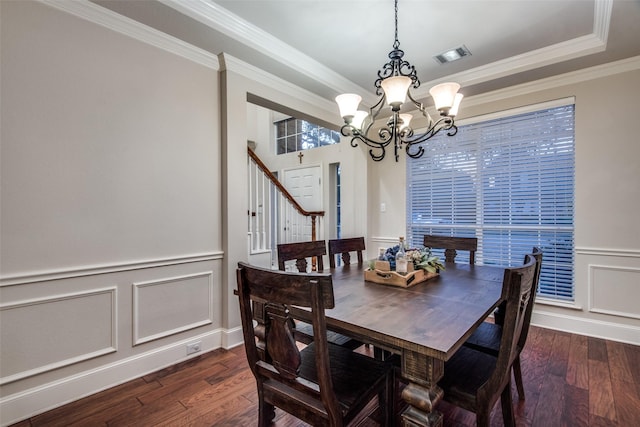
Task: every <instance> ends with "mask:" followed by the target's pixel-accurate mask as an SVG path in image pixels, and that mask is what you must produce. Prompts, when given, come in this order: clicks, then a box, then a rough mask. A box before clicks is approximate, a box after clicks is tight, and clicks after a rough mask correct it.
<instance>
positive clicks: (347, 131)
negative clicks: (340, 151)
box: [340, 124, 395, 162]
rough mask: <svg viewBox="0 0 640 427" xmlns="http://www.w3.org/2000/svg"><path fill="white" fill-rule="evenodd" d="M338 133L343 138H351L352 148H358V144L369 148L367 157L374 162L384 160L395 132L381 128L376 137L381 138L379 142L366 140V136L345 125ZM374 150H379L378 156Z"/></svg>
mask: <svg viewBox="0 0 640 427" xmlns="http://www.w3.org/2000/svg"><path fill="white" fill-rule="evenodd" d="M340 133H341V134H342V135H343V136H347V137H351V141H350V144H351V146H352V147H354V148H355V147H357V146H358V142H361V143H364V144H365V145H366V146H367V147H370V150H369V155H370V156H371V158H372V159H373V160H374V161H376V162H379V161H380V160H382V159H384V156H385V154H386V147H387V146H388V145H389V144H390V143H391V142H392V141H393V140H394V139H395V132H393V131H391V130H389V129H387V128H382V129H380V131H379V132H378V136H379V137H380V138H381V140H380V141H376V140H373V139H371V138H368V137H367V136H366V135H363V134H362V133H360V132H359V131H358V129H356V128H354V127H353V126H351V125H347V124H345V125H344V126H342V128H341V129H340ZM374 150H380V154H376V153H375V152H374Z"/></svg>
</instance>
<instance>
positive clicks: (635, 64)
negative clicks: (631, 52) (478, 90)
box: [464, 56, 640, 106]
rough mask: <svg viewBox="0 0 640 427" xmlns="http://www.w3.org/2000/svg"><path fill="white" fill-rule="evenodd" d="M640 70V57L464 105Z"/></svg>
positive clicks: (479, 97)
mask: <svg viewBox="0 0 640 427" xmlns="http://www.w3.org/2000/svg"><path fill="white" fill-rule="evenodd" d="M639 69H640V56H635V57H633V58H627V59H622V60H620V61H616V62H611V63H608V64H602V65H596V66H594V67H589V68H584V69H582V70H578V71H572V72H570V73H566V74H560V75H557V76H553V77H548V78H546V79H541V80H536V81H533V82H528V83H522V84H519V85H516V86H511V87H508V88H505V89H499V90H496V91H493V92H487V93H483V94H480V95H475V96H471V97H469V98H465V99H464V105H467V106H471V105H479V104H485V103H489V102H495V101H500V100H503V99H505V98H512V97H515V96H520V95H527V94H530V93H531V92H539V91H543V90H547V89H554V88H557V87H560V86H566V85H571V84H576V83H582V82H585V81H589V80H594V79H598V78H602V77H608V76H612V75H615V74H620V73H626V72H629V71H635V70H639Z"/></svg>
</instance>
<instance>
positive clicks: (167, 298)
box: [133, 271, 213, 346]
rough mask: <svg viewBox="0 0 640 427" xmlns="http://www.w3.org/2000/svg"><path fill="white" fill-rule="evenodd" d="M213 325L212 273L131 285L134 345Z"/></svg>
mask: <svg viewBox="0 0 640 427" xmlns="http://www.w3.org/2000/svg"><path fill="white" fill-rule="evenodd" d="M211 323H213V272H212V271H208V272H204V273H196V274H189V275H184V276H178V277H171V278H165V279H160V280H153V281H147V282H139V283H134V284H133V345H134V346H135V345H139V344H142V343H145V342H149V341H153V340H156V339H159V338H163V337H166V336H169V335H173V334H177V333H179V332H184V331H187V330H190V329H194V328H197V327H200V326H203V325H209V324H211Z"/></svg>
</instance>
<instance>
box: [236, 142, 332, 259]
mask: <svg viewBox="0 0 640 427" xmlns="http://www.w3.org/2000/svg"><path fill="white" fill-rule="evenodd" d="M247 153H248V156H247V161H248V168H247V170H248V173H249V177H248V178H249V179H248V182H249V189H248V197H249V211H248V218H247V239H248V248H249V259H250V261H251V262H252V263H253V264H255V265H261V266H263V267H272V268H277V266H278V259H277V256H278V255H277V251H276V248H277V245H279V244H280V243H292V242H303V241H309V240H316V239H317V236H323V235H324V233H323V230H322V221H321V219H322V218H323V217H324V211H312V212H310V211H306V210H304V209H303V208H302V206H300V205H299V204H298V202H297V201H296V200H295V199H294V198H293V196H292V195H291V194H290V193H289V192H288V191H287V189H286V188H285V187H284V186H283V185H282V184H281V183H280V181H278V178H276V177H275V176H274V175H273V173H271V171H270V170H269V169H268V168H267V167H266V166H265V164H264V163H263V162H262V160H260V158H259V157H258V156H257V155H256V154H255V152H254V151H253V150H252V149H251V148H248V147H247ZM314 264H315V263H314Z"/></svg>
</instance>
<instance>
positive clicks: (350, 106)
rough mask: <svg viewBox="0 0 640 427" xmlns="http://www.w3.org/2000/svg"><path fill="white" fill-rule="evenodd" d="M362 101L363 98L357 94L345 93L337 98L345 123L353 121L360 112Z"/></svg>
mask: <svg viewBox="0 0 640 427" xmlns="http://www.w3.org/2000/svg"><path fill="white" fill-rule="evenodd" d="M360 101H362V97H361V96H360V95H357V94H355V93H343V94H342V95H338V96H336V102H337V103H338V108H339V109H340V115H341V116H342V118H344V119H345V121H351V120H352V119H353V117H354V116H355V115H356V111H357V110H358V105H360Z"/></svg>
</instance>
